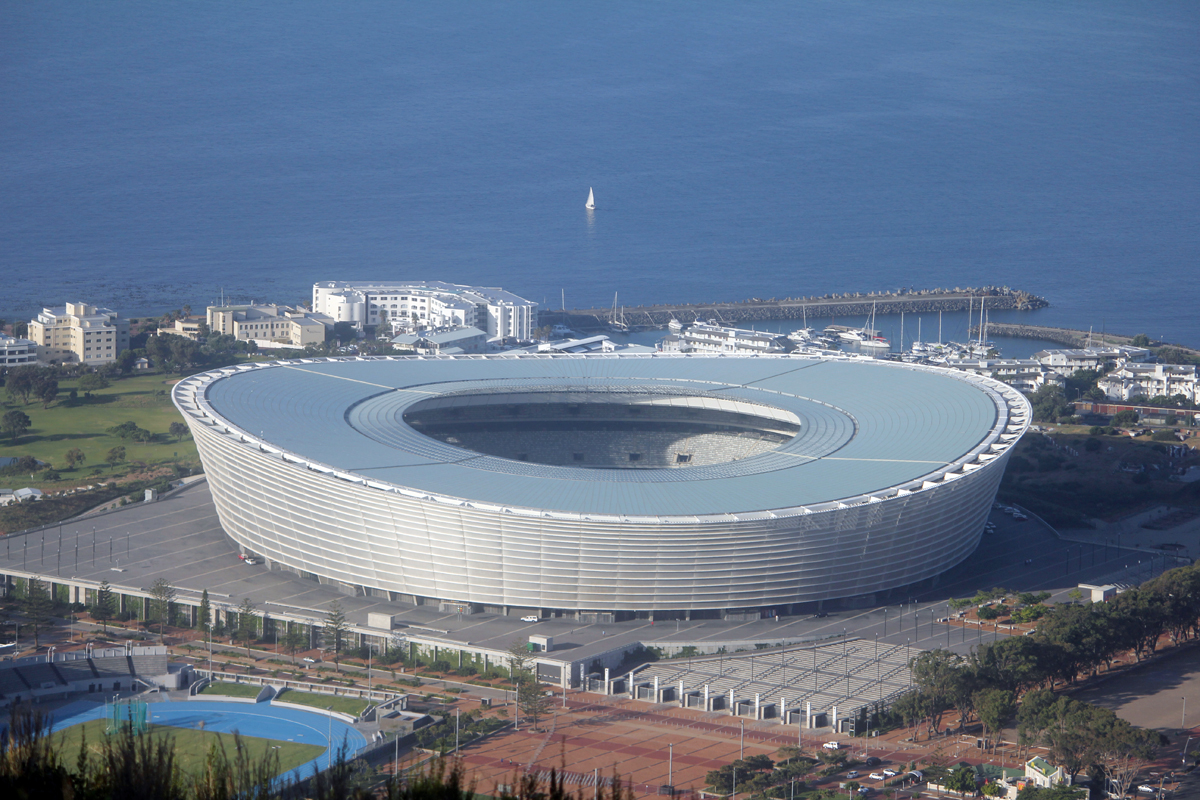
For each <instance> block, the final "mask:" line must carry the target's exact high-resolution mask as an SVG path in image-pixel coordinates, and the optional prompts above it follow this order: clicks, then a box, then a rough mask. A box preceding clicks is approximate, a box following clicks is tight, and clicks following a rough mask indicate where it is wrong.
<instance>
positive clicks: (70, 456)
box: [63, 447, 87, 469]
mask: <svg viewBox="0 0 1200 800" xmlns="http://www.w3.org/2000/svg"><path fill="white" fill-rule="evenodd" d="M63 458H64V460H66V462H67V467H68V468H69V469H75V465H76V464H82V463H83V462H85V461H87V456H86V455H85V454H84V452H83V451H82V450H80V449H79V448H78V447H72V448H71V449H70V450H68V451H67V454H66V455H65V456H63Z"/></svg>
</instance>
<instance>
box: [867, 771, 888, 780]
mask: <svg viewBox="0 0 1200 800" xmlns="http://www.w3.org/2000/svg"><path fill="white" fill-rule="evenodd" d="M867 777H869V778H870V779H871V780H873V781H882V780H885V779H886V776H885V775H884V774H883V773H882V772H872V773H871V774H870V775H868V776H867Z"/></svg>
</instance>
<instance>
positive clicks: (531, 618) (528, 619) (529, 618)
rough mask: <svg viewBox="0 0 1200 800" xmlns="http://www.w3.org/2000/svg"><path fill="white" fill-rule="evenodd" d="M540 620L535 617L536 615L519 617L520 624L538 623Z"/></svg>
mask: <svg viewBox="0 0 1200 800" xmlns="http://www.w3.org/2000/svg"><path fill="white" fill-rule="evenodd" d="M541 619H542V618H541V617H539V616H537V615H536V614H530V615H528V616H525V617H521V622H540V621H541Z"/></svg>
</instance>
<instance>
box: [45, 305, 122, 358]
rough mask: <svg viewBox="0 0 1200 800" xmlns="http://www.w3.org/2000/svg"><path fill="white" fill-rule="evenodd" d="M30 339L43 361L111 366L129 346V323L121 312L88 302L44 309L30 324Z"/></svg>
mask: <svg viewBox="0 0 1200 800" xmlns="http://www.w3.org/2000/svg"><path fill="white" fill-rule="evenodd" d="M29 338H30V339H32V340H33V341H34V342H36V343H37V357H38V360H39V361H44V362H47V363H63V364H67V363H80V364H92V365H98V364H107V363H108V362H110V361H114V360H116V357H117V354H118V353H120V352H121V351H122V350H125V349H128V347H129V320H127V319H121V317H120V315H119V314H117V312H115V311H113V310H111V309H107V308H96V307H95V306H89V305H88V304H87V303H67V304H66V305H65V306H56V307H54V308H43V309H42V311H41V313H40V314H38V315H37V318H36V319H33V320H30V322H29Z"/></svg>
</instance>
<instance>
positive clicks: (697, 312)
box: [538, 286, 1049, 330]
mask: <svg viewBox="0 0 1200 800" xmlns="http://www.w3.org/2000/svg"><path fill="white" fill-rule="evenodd" d="M981 300H982V301H983V303H984V304H985V305H986V307H987V308H988V309H991V310H998V309H1020V310H1031V309H1035V308H1045V307H1046V306H1048V305H1049V303H1048V302H1047V301H1046V300H1045V298H1042V297H1038V296H1037V295H1034V294H1030V293H1028V292H1023V291H1020V290H1018V289H1010V288H1008V287H991V286H989V287H982V288H966V289H923V290H919V291H914V290H905V289H902V290H897V291H893V292H869V293H864V292H857V293H851V294H829V295H824V296H821V297H786V298H783V299H777V298H773V297H772V298H769V299H765V300H764V299H761V298H757V297H752V298H750V299H748V300H742V301H738V302H728V303H682V304H674V305H670V304H658V305H652V306H628V307H625V308H618V309H617V311H616V316H617V318H618V319H621V318H622V317H623V318H624V322H625V324H626V325H628V326H629V327H631V328H662V327H665V326H666V324H667V323H668V322H670V321H671V320H672V319H677V320H679V321H680V322H684V323H690V322H696V321H703V320H709V319H713V320H716V321H717V322H719V323H724V324H727V325H739V324H743V323H748V322H763V321H766V320H774V319H802V318H804V317H806V316H807V317H812V318H814V319H819V318H822V317H825V318H828V317H836V316H865V315H867V314H870V313H871V309H872V307H874V309H875V313H876V314H899V313H900V312H905V313H913V312H920V313H930V312H937V311H966V310H968V309H969V308H975V309H978V308H979V305H980V301H981ZM538 318H539V320H540V321H541V322H542V323H543V324H548V325H554V324H563V325H566V326H568V327H570V328H573V329H575V330H597V329H600V328H605V327H607V326H608V325H609V324H611V323H612V322H613V321H614V319H613V309H611V308H583V309H579V308H576V309H568V310H566V311H563V310H558V311H549V310H545V311H540V312H539V314H538Z"/></svg>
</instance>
